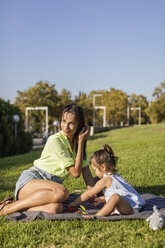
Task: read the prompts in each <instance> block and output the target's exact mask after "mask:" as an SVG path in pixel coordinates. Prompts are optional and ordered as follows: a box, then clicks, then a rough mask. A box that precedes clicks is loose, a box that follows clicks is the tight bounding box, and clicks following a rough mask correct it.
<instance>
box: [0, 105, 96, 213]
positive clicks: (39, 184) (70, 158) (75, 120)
mask: <svg viewBox="0 0 165 248" xmlns="http://www.w3.org/2000/svg"><path fill="white" fill-rule="evenodd" d="M89 131H90V129H89V127H86V126H85V120H84V115H83V111H82V109H81V107H80V106H78V105H77V104H75V103H71V104H69V105H67V106H66V107H65V108H64V110H63V112H62V118H61V131H59V132H58V133H56V134H54V135H51V136H50V137H49V138H48V141H47V143H46V145H45V147H44V149H43V151H42V154H41V157H40V158H39V159H38V160H35V161H34V166H33V167H31V168H30V169H28V170H25V171H23V173H22V174H21V176H20V178H19V179H18V181H17V183H16V189H15V197H16V201H15V202H13V203H12V201H11V198H7V199H6V200H4V201H2V202H1V203H0V215H6V214H11V213H14V212H17V211H23V210H24V211H25V210H26V211H45V212H49V213H62V212H63V205H62V202H63V201H65V200H66V199H67V198H68V197H69V192H68V189H67V188H66V187H64V186H63V185H62V184H61V183H62V180H63V179H64V178H65V177H66V176H67V175H68V173H69V174H70V175H71V176H73V177H75V178H78V177H79V176H80V174H81V172H82V174H83V178H84V181H85V183H86V185H87V188H90V187H91V186H93V185H94V182H93V177H92V175H91V173H90V170H89V158H88V157H87V155H86V139H87V137H88V136H89Z"/></svg>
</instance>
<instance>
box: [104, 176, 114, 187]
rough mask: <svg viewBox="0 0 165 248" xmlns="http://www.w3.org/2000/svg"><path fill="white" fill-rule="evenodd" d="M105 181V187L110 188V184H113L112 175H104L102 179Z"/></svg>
mask: <svg viewBox="0 0 165 248" xmlns="http://www.w3.org/2000/svg"><path fill="white" fill-rule="evenodd" d="M102 180H103V181H104V184H105V187H106V188H109V187H110V186H111V184H112V177H111V175H107V174H106V175H104V177H103V179H102Z"/></svg>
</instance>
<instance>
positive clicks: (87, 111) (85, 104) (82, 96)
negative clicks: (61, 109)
mask: <svg viewBox="0 0 165 248" xmlns="http://www.w3.org/2000/svg"><path fill="white" fill-rule="evenodd" d="M75 102H76V103H77V104H78V105H80V106H81V107H82V109H83V112H84V116H85V122H86V123H87V124H88V125H89V126H92V125H93V105H92V104H93V103H92V99H91V96H87V94H86V93H83V92H81V91H80V92H79V95H78V96H76V97H75Z"/></svg>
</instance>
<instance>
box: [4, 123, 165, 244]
mask: <svg viewBox="0 0 165 248" xmlns="http://www.w3.org/2000/svg"><path fill="white" fill-rule="evenodd" d="M104 143H107V144H109V145H111V146H112V148H113V149H114V151H115V155H116V156H118V157H119V160H118V166H117V167H118V170H119V173H120V174H121V175H122V176H123V177H125V178H126V179H127V180H128V181H129V182H130V183H131V184H132V185H133V186H134V187H135V188H136V189H137V190H138V191H139V192H140V193H145V192H150V193H154V194H157V195H161V196H165V169H164V167H165V124H163V123H162V124H157V125H145V126H134V127H129V128H121V129H116V130H112V131H109V132H104V133H99V134H96V135H94V136H93V137H90V139H89V141H88V154H89V155H90V154H92V153H93V152H94V151H95V150H96V149H99V148H100V147H101V146H102V145H103V144H104ZM40 153H41V150H40V149H37V150H33V151H32V152H30V153H28V154H25V155H19V156H13V157H8V158H3V159H0V199H3V198H4V197H5V196H8V195H13V196H14V188H15V183H16V181H17V179H18V177H19V175H20V174H21V172H22V170H23V169H26V168H29V167H30V166H32V163H33V160H34V159H37V158H38V157H39V156H40ZM92 173H93V171H92ZM64 184H65V185H66V186H67V187H68V189H69V190H70V192H74V190H75V189H85V184H84V182H83V179H82V177H80V178H79V179H74V178H71V177H68V178H67V179H66V180H65V181H64ZM2 247H4V248H12V247H14V248H15V247H28V248H30V247H31V248H34V247H37V248H41V247H44V248H45V247H46V248H56V247H64V248H65V247H78V248H81V247H84V248H86V247H91V248H93V247H108V248H110V247H115V248H116V247H122V248H125V247H128V248H129V247H130V248H136V247H140V248H141V247H142V248H143V247H147V248H149V247H151V248H153V247H154V248H164V247H165V229H162V230H159V231H152V230H151V229H149V226H148V223H147V222H146V221H145V220H132V221H131V220H122V221H99V220H95V221H80V220H73V221H49V220H36V221H29V222H27V223H23V222H7V221H6V220H5V218H4V217H0V248H2Z"/></svg>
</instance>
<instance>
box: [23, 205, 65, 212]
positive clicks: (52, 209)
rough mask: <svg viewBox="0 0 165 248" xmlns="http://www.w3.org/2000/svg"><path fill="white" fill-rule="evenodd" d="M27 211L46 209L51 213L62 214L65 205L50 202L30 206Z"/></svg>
mask: <svg viewBox="0 0 165 248" xmlns="http://www.w3.org/2000/svg"><path fill="white" fill-rule="evenodd" d="M27 211H29V212H30V211H44V212H47V213H51V214H60V213H62V212H63V205H62V203H49V204H46V205H42V206H38V207H32V208H29V209H28V210H27Z"/></svg>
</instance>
